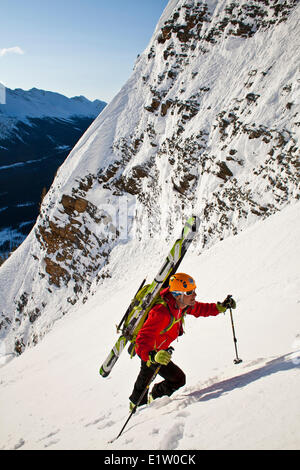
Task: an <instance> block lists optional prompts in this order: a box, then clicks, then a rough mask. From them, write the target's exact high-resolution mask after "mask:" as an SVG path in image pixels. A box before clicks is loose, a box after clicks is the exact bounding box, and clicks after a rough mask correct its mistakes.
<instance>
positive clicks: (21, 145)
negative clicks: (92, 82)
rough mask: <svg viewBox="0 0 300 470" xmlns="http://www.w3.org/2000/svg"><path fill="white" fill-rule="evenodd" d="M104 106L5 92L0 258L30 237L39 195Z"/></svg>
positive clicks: (0, 123) (0, 137) (0, 121)
mask: <svg viewBox="0 0 300 470" xmlns="http://www.w3.org/2000/svg"><path fill="white" fill-rule="evenodd" d="M105 106H106V103H105V102H104V101H100V100H95V101H93V102H92V101H89V100H88V99H87V98H85V97H84V96H75V97H73V98H67V97H66V96H64V95H61V94H59V93H53V92H50V91H44V90H38V89H37V88H32V89H31V90H28V91H25V90H22V89H20V88H17V89H15V90H11V89H9V88H6V89H5V104H0V254H1V253H5V252H8V251H10V250H11V249H12V248H13V247H14V246H16V245H19V244H20V242H22V241H23V239H24V238H25V236H26V235H27V234H28V233H29V231H30V230H31V228H32V226H33V225H34V223H35V220H36V217H37V215H38V212H39V205H40V202H41V195H42V192H45V191H46V190H48V189H49V187H50V185H51V183H52V181H53V178H54V175H55V173H56V171H57V169H58V167H59V166H60V165H61V164H62V163H63V161H64V160H65V158H66V157H67V155H68V153H69V152H70V150H71V149H72V148H73V146H74V145H75V144H76V142H77V141H78V140H79V139H80V137H81V136H82V135H83V134H84V132H85V131H86V129H87V128H88V127H89V126H90V124H91V123H92V122H93V120H94V119H95V118H96V117H97V116H98V115H99V113H100V112H101V111H102V110H103V108H104V107H105Z"/></svg>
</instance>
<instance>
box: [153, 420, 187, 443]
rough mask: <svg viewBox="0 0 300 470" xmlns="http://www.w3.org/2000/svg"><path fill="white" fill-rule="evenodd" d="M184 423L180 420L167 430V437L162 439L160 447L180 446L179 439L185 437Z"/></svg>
mask: <svg viewBox="0 0 300 470" xmlns="http://www.w3.org/2000/svg"><path fill="white" fill-rule="evenodd" d="M183 431H184V424H183V423H181V422H178V423H176V424H174V425H173V426H172V427H171V429H170V430H169V431H168V432H167V434H166V435H165V437H164V438H163V439H162V440H161V442H160V445H159V449H160V450H162V449H164V450H174V449H176V448H177V447H178V444H179V441H180V440H181V439H182V437H183Z"/></svg>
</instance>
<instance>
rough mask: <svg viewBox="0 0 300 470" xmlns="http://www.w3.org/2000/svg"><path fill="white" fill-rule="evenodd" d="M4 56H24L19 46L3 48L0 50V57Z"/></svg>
mask: <svg viewBox="0 0 300 470" xmlns="http://www.w3.org/2000/svg"><path fill="white" fill-rule="evenodd" d="M6 54H21V55H22V54H24V51H23V49H21V47H19V46H15V47H6V48H3V49H0V57H3V56H5V55H6Z"/></svg>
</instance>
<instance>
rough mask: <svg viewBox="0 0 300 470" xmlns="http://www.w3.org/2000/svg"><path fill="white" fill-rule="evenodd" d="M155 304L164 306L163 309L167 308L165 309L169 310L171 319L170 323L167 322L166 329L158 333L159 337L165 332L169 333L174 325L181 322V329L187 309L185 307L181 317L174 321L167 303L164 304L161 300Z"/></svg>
mask: <svg viewBox="0 0 300 470" xmlns="http://www.w3.org/2000/svg"><path fill="white" fill-rule="evenodd" d="M157 303H158V304H162V305H164V306H165V307H167V309H168V310H169V313H170V317H171V318H170V321H169V324H168V325H167V326H166V328H164V329H163V330H162V331H161V332H160V334H161V335H163V334H164V333H166V332H167V331H169V330H170V329H171V328H172V327H173V326H174V325H175V324H176V323H179V322H181V323H182V327H183V325H184V317H185V314H186V311H187V309H188V307H186V308H185V309H184V310H183V315H182V316H181V317H180V318H178V319H177V320H176V319H175V317H174V316H173V315H172V313H171V310H170V307H169V305H168V304H167V302H166V301H165V300H163V299H161V301H160V300H159V301H158V302H157Z"/></svg>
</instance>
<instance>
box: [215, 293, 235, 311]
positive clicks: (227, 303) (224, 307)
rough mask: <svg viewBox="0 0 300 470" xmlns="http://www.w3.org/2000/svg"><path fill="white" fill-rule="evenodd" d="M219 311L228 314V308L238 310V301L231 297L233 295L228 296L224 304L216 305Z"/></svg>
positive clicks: (218, 303)
mask: <svg viewBox="0 0 300 470" xmlns="http://www.w3.org/2000/svg"><path fill="white" fill-rule="evenodd" d="M216 306H217V309H218V310H219V312H222V313H223V312H226V310H227V309H228V308H236V301H235V300H234V299H233V298H232V297H231V295H227V297H226V299H225V300H224V301H223V302H217V303H216Z"/></svg>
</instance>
